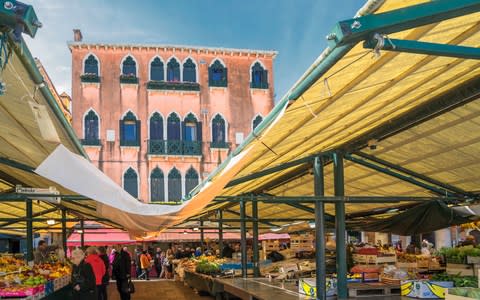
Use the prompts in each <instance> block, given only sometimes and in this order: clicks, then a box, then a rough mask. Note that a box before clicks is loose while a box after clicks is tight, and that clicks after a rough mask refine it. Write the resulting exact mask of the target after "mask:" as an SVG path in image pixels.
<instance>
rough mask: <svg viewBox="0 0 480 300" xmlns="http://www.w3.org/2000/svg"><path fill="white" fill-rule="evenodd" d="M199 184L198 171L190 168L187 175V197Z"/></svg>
mask: <svg viewBox="0 0 480 300" xmlns="http://www.w3.org/2000/svg"><path fill="white" fill-rule="evenodd" d="M198 182H199V178H198V173H197V171H196V170H195V169H194V168H193V167H190V169H188V171H187V174H185V195H188V193H190V192H191V191H192V190H193V189H194V188H195V187H196V186H197V185H198Z"/></svg>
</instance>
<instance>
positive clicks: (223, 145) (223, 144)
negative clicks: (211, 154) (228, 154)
mask: <svg viewBox="0 0 480 300" xmlns="http://www.w3.org/2000/svg"><path fill="white" fill-rule="evenodd" d="M210 149H215V150H222V149H223V150H229V149H230V143H227V142H210Z"/></svg>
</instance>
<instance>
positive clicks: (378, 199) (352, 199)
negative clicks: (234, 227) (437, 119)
mask: <svg viewBox="0 0 480 300" xmlns="http://www.w3.org/2000/svg"><path fill="white" fill-rule="evenodd" d="M249 199H250V200H251V201H260V202H265V203H272V204H273V203H314V202H317V201H321V202H326V203H336V202H345V203H397V202H420V201H432V200H442V201H451V200H459V199H462V198H459V197H416V196H412V197H410V196H392V197H383V196H298V197H295V196H291V197H288V196H256V195H254V196H221V197H216V198H215V199H214V200H213V201H216V202H229V203H234V202H237V203H238V202H241V201H245V200H249ZM229 212H230V211H229ZM232 213H233V212H232Z"/></svg>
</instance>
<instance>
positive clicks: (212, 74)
mask: <svg viewBox="0 0 480 300" xmlns="http://www.w3.org/2000/svg"><path fill="white" fill-rule="evenodd" d="M208 85H209V86H218V87H226V86H227V85H228V82H227V68H226V67H225V66H224V65H223V64H222V63H221V62H220V61H219V60H218V59H217V60H215V62H214V63H213V64H212V65H211V66H210V67H209V68H208Z"/></svg>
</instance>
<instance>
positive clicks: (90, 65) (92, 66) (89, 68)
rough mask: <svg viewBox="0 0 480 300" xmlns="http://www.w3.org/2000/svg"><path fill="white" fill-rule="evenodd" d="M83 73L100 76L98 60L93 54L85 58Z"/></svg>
mask: <svg viewBox="0 0 480 300" xmlns="http://www.w3.org/2000/svg"><path fill="white" fill-rule="evenodd" d="M83 73H84V74H91V75H96V76H98V60H97V59H96V58H95V56H93V55H92V54H90V55H89V56H88V58H87V59H86V60H85V65H84V68H83Z"/></svg>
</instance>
